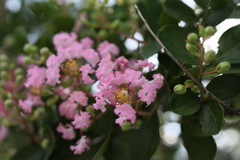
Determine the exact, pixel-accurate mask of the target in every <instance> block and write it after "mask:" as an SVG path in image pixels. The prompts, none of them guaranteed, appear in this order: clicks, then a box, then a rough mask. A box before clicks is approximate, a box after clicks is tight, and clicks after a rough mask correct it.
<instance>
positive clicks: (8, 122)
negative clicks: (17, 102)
mask: <svg viewBox="0 0 240 160" xmlns="http://www.w3.org/2000/svg"><path fill="white" fill-rule="evenodd" d="M1 124H2V125H4V126H11V122H10V121H9V120H8V119H7V118H3V119H2V120H1Z"/></svg>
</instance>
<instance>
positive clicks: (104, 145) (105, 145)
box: [93, 135, 110, 160]
mask: <svg viewBox="0 0 240 160" xmlns="http://www.w3.org/2000/svg"><path fill="white" fill-rule="evenodd" d="M109 139H110V135H109V136H108V137H107V139H106V140H105V142H104V143H103V145H102V146H101V148H100V149H99V150H98V152H97V153H96V155H95V156H94V158H93V160H98V159H99V158H100V157H101V156H102V155H103V153H104V152H105V151H106V149H107V146H108V143H109Z"/></svg>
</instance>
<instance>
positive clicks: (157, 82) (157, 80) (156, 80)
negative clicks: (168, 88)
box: [150, 73, 164, 89]
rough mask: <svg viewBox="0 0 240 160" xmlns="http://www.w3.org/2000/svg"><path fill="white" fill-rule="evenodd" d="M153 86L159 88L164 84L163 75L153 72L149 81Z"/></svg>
mask: <svg viewBox="0 0 240 160" xmlns="http://www.w3.org/2000/svg"><path fill="white" fill-rule="evenodd" d="M150 83H151V85H153V86H154V87H155V88H157V89H160V88H162V86H163V84H164V77H163V76H162V75H161V74H159V73H158V74H154V75H153V80H152V81H151V82H150Z"/></svg>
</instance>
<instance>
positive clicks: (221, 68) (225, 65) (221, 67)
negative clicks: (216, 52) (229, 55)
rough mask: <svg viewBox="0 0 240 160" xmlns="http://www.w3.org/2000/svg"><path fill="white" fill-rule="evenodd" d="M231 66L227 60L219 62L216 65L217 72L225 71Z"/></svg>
mask: <svg viewBox="0 0 240 160" xmlns="http://www.w3.org/2000/svg"><path fill="white" fill-rule="evenodd" d="M230 68H231V64H230V63H229V62H228V61H224V62H221V63H219V64H218V65H217V67H216V70H217V73H224V72H227V71H228V70H229V69H230Z"/></svg>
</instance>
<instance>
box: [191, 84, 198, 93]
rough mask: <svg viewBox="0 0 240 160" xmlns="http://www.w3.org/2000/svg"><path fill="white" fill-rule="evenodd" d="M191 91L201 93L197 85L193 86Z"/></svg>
mask: <svg viewBox="0 0 240 160" xmlns="http://www.w3.org/2000/svg"><path fill="white" fill-rule="evenodd" d="M191 91H193V92H196V93H200V89H199V88H198V86H196V85H193V86H192V87H191Z"/></svg>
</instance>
